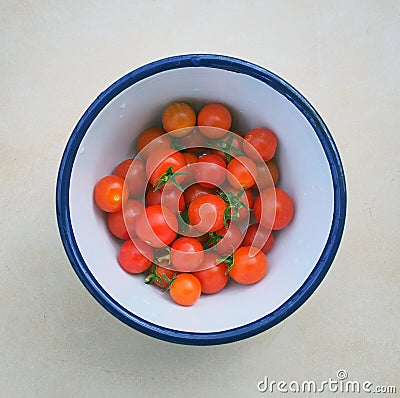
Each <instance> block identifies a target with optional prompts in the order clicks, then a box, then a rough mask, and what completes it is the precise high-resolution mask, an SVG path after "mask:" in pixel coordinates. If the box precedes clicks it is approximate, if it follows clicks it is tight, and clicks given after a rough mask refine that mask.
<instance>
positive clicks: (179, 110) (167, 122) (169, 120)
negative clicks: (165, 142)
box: [162, 102, 196, 137]
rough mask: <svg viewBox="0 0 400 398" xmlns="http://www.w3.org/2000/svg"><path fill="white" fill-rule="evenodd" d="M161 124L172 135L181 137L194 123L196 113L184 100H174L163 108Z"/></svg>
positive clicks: (190, 129) (188, 131) (187, 132)
mask: <svg viewBox="0 0 400 398" xmlns="http://www.w3.org/2000/svg"><path fill="white" fill-rule="evenodd" d="M162 124H163V127H164V129H165V131H167V132H168V133H170V134H171V135H172V136H175V137H183V136H185V135H187V134H189V133H190V132H191V131H192V129H193V127H194V126H195V125H196V114H195V112H194V110H193V108H192V107H191V106H190V105H188V104H186V103H185V102H174V103H172V104H170V105H168V107H167V108H166V109H165V110H164V112H163V115H162Z"/></svg>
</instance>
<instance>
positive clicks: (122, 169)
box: [113, 159, 133, 178]
mask: <svg viewBox="0 0 400 398" xmlns="http://www.w3.org/2000/svg"><path fill="white" fill-rule="evenodd" d="M132 162H133V159H125V160H123V161H122V162H121V163H119V164H118V165H117V167H116V168H115V169H114V171H113V175H115V176H120V177H122V178H125V177H126V173H127V172H128V170H129V167H131V164H132Z"/></svg>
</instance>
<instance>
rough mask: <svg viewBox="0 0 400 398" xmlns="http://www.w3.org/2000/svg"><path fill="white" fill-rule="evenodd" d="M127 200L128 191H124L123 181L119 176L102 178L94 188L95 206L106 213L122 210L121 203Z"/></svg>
mask: <svg viewBox="0 0 400 398" xmlns="http://www.w3.org/2000/svg"><path fill="white" fill-rule="evenodd" d="M127 198H128V189H127V188H126V187H125V189H124V179H123V178H122V177H119V176H114V175H111V176H106V177H103V178H102V179H101V180H100V181H98V183H97V184H96V186H95V188H94V201H95V203H96V205H97V206H98V207H99V208H100V209H101V210H103V211H105V212H107V213H112V212H114V211H119V210H121V209H122V203H123V202H124V201H125V200H126V199H127Z"/></svg>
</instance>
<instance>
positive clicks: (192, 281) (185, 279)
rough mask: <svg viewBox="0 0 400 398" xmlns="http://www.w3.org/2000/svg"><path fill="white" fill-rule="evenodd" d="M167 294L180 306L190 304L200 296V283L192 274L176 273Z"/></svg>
mask: <svg viewBox="0 0 400 398" xmlns="http://www.w3.org/2000/svg"><path fill="white" fill-rule="evenodd" d="M169 294H170V296H171V298H172V300H174V301H175V303H177V304H179V305H182V306H191V305H193V304H194V303H195V302H196V301H197V300H198V299H199V297H200V294H201V283H200V281H199V280H198V279H197V278H196V277H195V276H194V275H193V274H190V273H181V274H178V275H177V276H176V279H175V280H174V281H173V282H172V285H171V288H170V289H169Z"/></svg>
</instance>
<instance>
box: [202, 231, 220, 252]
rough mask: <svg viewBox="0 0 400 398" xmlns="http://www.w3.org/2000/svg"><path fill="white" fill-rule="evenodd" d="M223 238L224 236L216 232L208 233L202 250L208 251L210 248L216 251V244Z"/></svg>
mask: <svg viewBox="0 0 400 398" xmlns="http://www.w3.org/2000/svg"><path fill="white" fill-rule="evenodd" d="M223 238H224V236H223V235H221V234H219V233H218V232H217V231H215V232H210V233H209V234H208V241H207V242H206V243H205V244H204V249H209V248H210V247H215V248H216V249H218V242H219V241H220V240H221V239H223Z"/></svg>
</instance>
